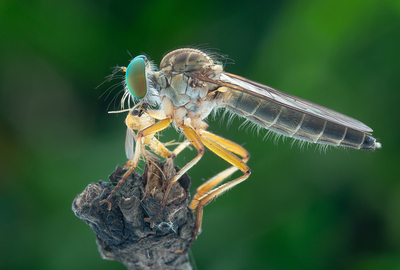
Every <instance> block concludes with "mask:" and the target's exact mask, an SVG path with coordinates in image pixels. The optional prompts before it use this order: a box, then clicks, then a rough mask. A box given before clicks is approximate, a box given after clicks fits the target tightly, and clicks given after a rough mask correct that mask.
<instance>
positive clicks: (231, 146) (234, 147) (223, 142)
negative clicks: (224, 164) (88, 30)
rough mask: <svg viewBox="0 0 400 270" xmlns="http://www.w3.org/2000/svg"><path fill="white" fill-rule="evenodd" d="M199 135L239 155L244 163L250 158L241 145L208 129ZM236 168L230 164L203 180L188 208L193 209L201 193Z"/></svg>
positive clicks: (219, 181)
mask: <svg viewBox="0 0 400 270" xmlns="http://www.w3.org/2000/svg"><path fill="white" fill-rule="evenodd" d="M201 135H202V137H206V138H208V139H210V140H212V141H214V142H216V143H218V144H219V145H220V146H222V147H223V148H225V149H226V150H228V151H230V152H232V153H234V154H237V155H239V156H241V157H242V161H243V162H244V163H247V161H248V160H249V158H250V154H249V152H247V150H246V149H244V148H243V147H242V146H240V145H239V144H237V143H235V142H232V141H230V140H227V139H225V138H222V137H220V136H217V135H215V134H213V133H211V132H208V131H202V133H201ZM237 170H238V168H237V167H235V166H232V167H230V168H228V169H226V170H224V171H222V172H220V173H219V174H217V175H215V176H214V177H212V178H211V179H209V180H208V181H207V182H205V183H204V184H202V185H201V186H199V187H198V188H197V193H196V194H195V195H194V196H193V200H192V201H191V203H190V208H191V209H192V210H195V209H196V207H197V204H198V202H199V198H200V197H201V196H202V195H203V194H205V193H207V192H208V191H209V190H211V189H212V188H214V187H215V186H217V185H218V184H220V183H221V182H222V181H224V180H225V179H226V178H228V177H229V176H230V175H232V174H233V173H234V172H236V171H237Z"/></svg>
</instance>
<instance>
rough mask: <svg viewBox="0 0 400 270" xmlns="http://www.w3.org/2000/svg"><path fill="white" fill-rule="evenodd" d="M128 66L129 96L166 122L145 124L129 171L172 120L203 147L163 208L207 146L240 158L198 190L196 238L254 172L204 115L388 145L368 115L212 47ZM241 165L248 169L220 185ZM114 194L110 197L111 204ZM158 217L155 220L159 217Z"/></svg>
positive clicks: (361, 144) (358, 145) (320, 139)
mask: <svg viewBox="0 0 400 270" xmlns="http://www.w3.org/2000/svg"><path fill="white" fill-rule="evenodd" d="M120 70H121V71H124V72H125V81H124V84H125V91H126V92H125V94H124V97H123V99H122V102H123V103H124V101H125V99H126V98H127V97H131V98H132V99H133V100H134V101H138V100H139V101H141V102H144V103H149V104H151V105H154V106H156V107H157V106H158V108H159V109H158V113H156V114H157V115H156V114H154V116H152V117H154V118H156V119H159V121H158V122H154V123H153V124H151V125H149V126H147V127H145V128H144V129H141V130H140V131H139V132H138V134H137V136H136V147H135V151H134V153H133V158H132V165H131V167H130V168H129V170H128V171H127V173H128V172H129V173H131V172H133V171H134V170H135V168H136V166H137V160H138V159H139V156H140V153H141V152H140V149H141V147H142V145H143V143H144V142H143V139H144V138H148V136H151V135H153V134H156V133H158V132H160V131H162V130H164V129H166V128H167V127H168V126H169V125H170V124H171V123H173V124H174V125H175V127H177V128H178V129H179V130H181V131H182V133H183V134H184V135H185V137H186V138H187V139H188V140H189V141H190V143H191V144H192V145H193V146H194V147H195V148H196V150H197V156H196V157H195V158H194V159H193V160H191V161H189V162H188V163H187V164H186V165H185V166H184V167H182V169H181V170H180V171H179V172H177V174H176V175H175V176H174V177H173V178H172V179H170V181H169V184H168V186H167V188H166V191H165V193H164V199H163V202H162V204H161V209H160V211H161V210H162V208H163V207H164V206H165V202H166V198H167V196H168V193H169V190H170V188H171V186H172V184H173V183H174V182H176V181H177V180H178V179H179V178H180V177H181V176H182V175H183V174H184V173H185V172H187V171H188V170H189V169H190V168H192V167H193V166H194V165H195V164H196V163H197V162H198V161H199V160H200V159H201V157H202V156H203V153H204V147H207V148H208V149H210V150H211V151H212V152H214V153H215V154H217V155H218V156H219V157H221V158H222V159H224V160H226V161H227V162H229V163H230V164H231V165H233V167H232V168H229V169H227V170H225V171H223V172H222V173H221V174H218V175H217V176H215V177H213V178H212V179H210V180H209V181H207V182H206V183H205V184H204V185H202V186H201V187H200V188H199V189H198V190H197V194H196V195H195V197H194V201H193V202H192V204H191V208H192V209H196V225H195V229H194V231H193V237H192V241H191V242H190V244H191V243H192V242H193V239H195V237H196V236H197V234H198V232H199V231H200V227H201V220H202V214H203V207H204V206H205V205H207V204H208V203H209V202H210V201H211V200H213V199H214V198H216V197H217V196H219V195H221V194H223V193H224V192H225V191H227V190H228V189H230V188H232V187H234V186H236V185H237V184H239V183H241V182H243V181H245V180H246V179H247V178H248V177H249V176H250V173H251V171H250V168H249V167H248V166H247V164H246V163H247V161H248V159H249V154H248V152H247V151H246V150H245V149H244V148H243V147H241V146H239V145H238V144H236V143H234V142H231V141H229V140H227V139H224V138H222V137H219V136H217V135H214V134H211V133H208V132H207V131H205V128H204V121H203V119H205V118H206V117H207V116H208V115H209V114H210V113H211V112H212V111H215V110H216V109H219V108H225V109H226V110H228V111H230V112H232V113H233V114H236V115H239V116H241V117H244V118H245V119H247V120H249V121H251V122H253V123H254V124H256V125H258V126H259V127H261V128H265V129H268V130H271V131H274V132H276V133H278V134H281V135H284V136H287V137H291V138H294V139H299V140H303V141H306V142H310V143H317V144H325V145H333V146H342V147H347V148H353V149H364V150H375V149H376V148H381V144H380V143H379V142H377V141H376V139H375V138H374V137H372V135H371V132H372V129H371V128H369V127H368V126H366V125H365V124H363V123H361V122H360V121H358V120H355V119H353V118H350V117H348V116H346V115H343V114H340V113H338V112H335V111H333V110H330V109H328V108H325V107H322V106H320V105H317V104H314V103H311V102H309V101H306V100H303V99H300V98H297V97H294V96H291V95H289V94H286V93H283V92H280V91H278V90H275V89H273V88H271V87H268V86H265V85H262V84H260V83H257V82H254V81H251V80H249V79H246V78H243V77H240V76H237V75H234V74H230V73H227V72H225V71H224V70H223V66H222V65H221V63H220V62H218V61H217V59H216V58H215V57H213V55H212V54H210V53H207V52H205V51H201V50H199V49H194V48H182V49H177V50H174V51H172V52H170V53H168V54H167V55H165V56H164V58H163V59H162V61H161V63H160V70H159V71H157V70H156V68H155V66H154V65H153V64H152V63H151V62H150V61H149V60H148V59H147V57H146V56H143V55H139V56H137V57H135V58H134V59H133V60H132V61H131V62H130V64H129V65H128V67H121V68H120ZM238 156H240V157H241V158H239V157H238ZM236 170H240V171H241V172H242V173H243V174H242V175H241V176H240V177H238V178H236V179H234V180H231V181H229V182H227V183H225V184H222V185H219V184H220V183H221V181H223V180H224V179H225V178H226V177H227V176H229V175H231V174H232V173H233V172H234V171H236ZM121 181H122V180H121ZM119 186H120V184H118V186H117V187H116V189H117V188H118V187H119ZM111 196H112V195H110V197H108V198H107V200H106V201H107V202H108V203H109V202H110V200H111ZM157 216H158V214H156V215H155V216H153V217H151V218H150V219H149V221H150V222H151V223H152V224H153V223H154V222H155V221H156V218H157ZM190 244H189V245H190ZM188 247H189V246H188ZM188 247H187V248H186V249H185V250H184V251H183V252H186V251H187V249H188Z"/></svg>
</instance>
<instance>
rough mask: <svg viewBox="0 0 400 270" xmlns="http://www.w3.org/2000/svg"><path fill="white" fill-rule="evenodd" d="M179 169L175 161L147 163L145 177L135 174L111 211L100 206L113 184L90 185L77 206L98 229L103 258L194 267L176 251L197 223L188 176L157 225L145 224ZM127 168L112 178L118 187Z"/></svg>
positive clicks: (140, 265)
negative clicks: (164, 189) (145, 219)
mask: <svg viewBox="0 0 400 270" xmlns="http://www.w3.org/2000/svg"><path fill="white" fill-rule="evenodd" d="M176 170H179V168H177V167H174V165H173V160H172V159H167V160H166V162H164V163H161V164H160V163H157V162H156V163H154V162H152V163H149V164H147V165H146V168H145V171H144V173H143V176H139V175H138V174H137V173H133V174H132V175H131V176H129V178H128V179H127V180H126V181H125V183H124V184H123V185H122V187H121V188H120V190H119V194H118V195H117V196H115V197H114V198H113V200H112V209H111V210H110V211H109V210H107V205H100V204H99V202H100V201H101V200H102V199H104V198H107V196H108V195H109V194H110V193H111V191H112V189H113V188H112V186H111V185H110V184H109V183H106V182H103V181H99V182H98V183H91V184H89V185H88V186H87V187H86V189H85V190H84V191H83V192H82V193H81V194H79V195H78V196H77V197H76V198H75V200H74V202H73V204H72V210H73V211H74V213H75V215H76V216H77V217H78V218H80V219H81V220H83V221H84V222H85V223H86V224H88V225H89V226H90V227H91V228H92V230H93V231H94V232H95V234H96V237H97V241H96V242H97V245H98V247H99V251H100V254H101V256H102V257H103V258H104V259H107V260H118V261H120V262H121V263H123V264H124V265H125V266H126V267H127V268H128V269H182V270H183V269H185V270H186V269H192V266H191V265H190V263H189V260H188V255H181V254H177V253H176V251H178V250H184V249H185V247H186V245H187V243H188V242H189V241H190V238H191V235H192V230H193V226H194V218H193V214H192V211H191V210H190V208H188V206H187V205H188V202H189V199H190V198H189V197H190V195H189V186H190V178H189V177H188V176H187V175H186V174H185V175H184V176H183V177H182V178H181V179H180V180H179V181H177V182H176V183H175V184H174V185H173V188H172V189H171V192H170V194H169V196H168V200H167V203H166V206H165V207H164V209H163V211H162V213H161V214H160V216H159V219H158V221H157V222H156V223H155V226H154V228H150V224H149V223H146V222H144V218H145V217H151V216H152V215H154V214H155V213H157V212H158V210H159V209H160V204H159V203H161V201H162V198H163V194H164V193H163V187H165V186H166V181H167V179H171V178H172V176H173V175H175V174H176ZM124 172H125V169H123V168H121V167H119V166H118V167H117V169H116V170H115V171H114V172H113V173H112V174H111V175H110V177H109V179H110V181H111V182H112V183H113V184H114V185H115V184H116V183H117V182H118V180H119V179H121V177H122V175H123V174H124Z"/></svg>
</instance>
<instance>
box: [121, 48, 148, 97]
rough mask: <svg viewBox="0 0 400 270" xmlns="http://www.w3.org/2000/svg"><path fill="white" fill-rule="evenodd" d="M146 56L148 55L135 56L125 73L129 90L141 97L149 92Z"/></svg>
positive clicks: (135, 95)
mask: <svg viewBox="0 0 400 270" xmlns="http://www.w3.org/2000/svg"><path fill="white" fill-rule="evenodd" d="M145 58H146V56H144V55H139V56H137V57H135V58H134V59H133V60H132V61H131V62H130V63H129V65H128V67H127V69H126V73H125V81H126V85H127V87H128V89H129V92H131V94H132V95H133V96H134V97H135V98H139V99H142V98H144V97H145V96H146V93H147V80H146V63H145Z"/></svg>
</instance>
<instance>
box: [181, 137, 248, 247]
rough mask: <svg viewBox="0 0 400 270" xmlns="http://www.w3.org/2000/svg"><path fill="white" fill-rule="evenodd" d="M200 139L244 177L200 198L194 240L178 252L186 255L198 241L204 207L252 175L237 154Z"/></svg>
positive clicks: (205, 138) (210, 141)
mask: <svg viewBox="0 0 400 270" xmlns="http://www.w3.org/2000/svg"><path fill="white" fill-rule="evenodd" d="M200 139H201V141H202V143H203V144H204V145H205V146H206V147H207V148H208V149H210V150H211V151H212V152H214V153H215V154H216V155H218V156H219V157H221V158H223V159H224V160H226V161H227V162H229V163H231V164H232V165H233V166H235V167H236V168H238V169H239V170H241V171H242V172H243V175H242V176H240V177H238V178H236V179H234V180H232V181H230V182H228V183H225V184H223V185H221V186H218V187H216V188H214V189H213V190H211V191H210V192H208V193H206V194H203V195H202V196H201V197H200V198H199V201H198V204H197V207H196V219H195V225H194V229H193V235H192V239H191V240H190V242H189V244H188V245H187V246H186V248H185V250H183V251H177V252H179V253H182V254H184V253H186V252H187V251H188V250H189V247H190V246H191V244H192V243H193V241H194V240H195V239H196V237H197V234H198V233H199V231H200V229H201V222H202V219H203V208H204V206H206V205H207V204H209V203H210V202H211V201H212V200H213V199H215V198H216V197H218V196H219V195H221V194H222V193H224V192H225V191H227V190H229V189H231V188H233V187H234V186H236V185H237V184H239V183H241V182H243V181H245V180H246V179H247V178H249V176H250V173H251V171H250V168H249V167H248V166H247V165H246V163H245V162H243V161H242V160H241V159H239V158H238V157H237V156H236V155H235V154H233V153H232V152H230V151H228V150H227V149H225V148H224V147H222V146H221V145H219V144H218V143H216V142H214V141H212V140H211V139H209V138H207V137H205V136H200Z"/></svg>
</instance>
